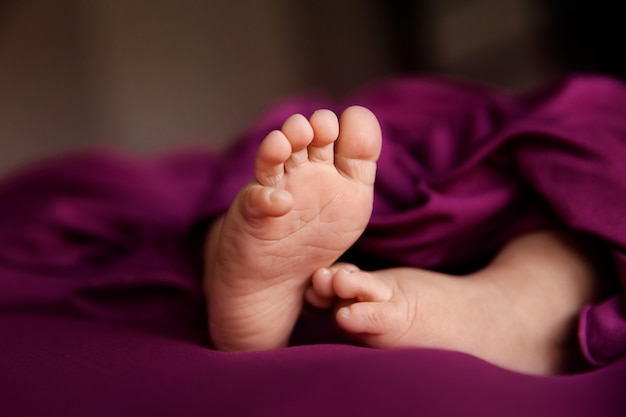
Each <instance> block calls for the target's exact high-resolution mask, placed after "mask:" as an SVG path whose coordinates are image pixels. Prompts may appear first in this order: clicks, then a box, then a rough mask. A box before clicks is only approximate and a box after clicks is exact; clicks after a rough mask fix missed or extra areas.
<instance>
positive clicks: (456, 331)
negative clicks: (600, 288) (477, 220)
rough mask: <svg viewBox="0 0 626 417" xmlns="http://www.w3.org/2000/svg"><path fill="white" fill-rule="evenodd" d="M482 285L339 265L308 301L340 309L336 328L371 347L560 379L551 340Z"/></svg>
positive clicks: (316, 279)
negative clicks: (449, 356)
mask: <svg viewBox="0 0 626 417" xmlns="http://www.w3.org/2000/svg"><path fill="white" fill-rule="evenodd" d="M483 284H484V282H483V281H481V280H480V279H477V280H473V279H471V278H468V277H464V278H460V277H454V276H449V275H444V274H440V273H435V272H431V271H425V270H419V269H413V268H396V269H388V270H381V271H376V272H365V271H361V270H359V269H358V268H357V267H356V266H354V265H350V264H337V265H335V266H333V267H331V268H322V269H319V270H317V271H316V272H315V273H314V275H313V278H312V286H311V287H310V288H309V289H307V291H306V295H305V296H306V299H307V301H308V302H309V303H311V304H313V305H314V306H316V307H320V308H327V307H330V306H331V305H333V304H335V303H336V309H337V310H336V314H335V317H336V321H337V323H338V325H339V326H340V327H341V328H342V329H343V330H345V331H346V332H348V333H350V334H352V335H354V337H355V338H356V339H357V340H359V341H361V342H362V343H364V344H365V345H367V346H371V347H375V348H400V347H430V348H442V349H449V350H455V351H460V352H465V353H469V354H472V355H474V356H477V357H479V358H482V359H484V360H487V361H489V362H491V363H494V364H496V365H500V366H503V367H505V368H508V369H512V370H517V371H523V372H529V373H539V374H545V373H552V372H554V371H555V369H554V367H555V365H556V363H557V360H556V358H555V355H554V351H555V350H554V349H552V348H551V346H549V343H548V342H549V341H551V340H548V339H546V338H542V337H539V336H537V335H535V334H533V330H532V329H531V330H529V327H528V326H526V325H525V323H524V320H520V319H519V318H518V317H516V316H515V314H514V309H512V308H511V306H510V304H508V303H509V300H508V299H507V298H505V297H503V296H502V294H501V293H499V292H498V290H497V288H494V287H490V286H489V285H483ZM535 333H536V332H535ZM535 336H537V337H535Z"/></svg>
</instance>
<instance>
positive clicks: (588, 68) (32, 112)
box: [0, 0, 626, 173]
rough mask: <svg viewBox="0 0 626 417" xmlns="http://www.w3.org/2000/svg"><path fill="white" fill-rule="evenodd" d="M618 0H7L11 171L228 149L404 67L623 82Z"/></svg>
mask: <svg viewBox="0 0 626 417" xmlns="http://www.w3.org/2000/svg"><path fill="white" fill-rule="evenodd" d="M619 3H620V2H615V1H608V0H594V1H593V2H589V1H582V0H550V1H545V0H431V1H428V0H412V1H411V0H341V1H337V0H317V1H311V2H305V1H295V0H239V1H230V2H218V1H210V0H133V1H128V0H0V173H2V172H6V171H7V170H9V169H11V168H14V167H17V166H19V165H22V164H24V163H26V162H28V161H30V160H32V159H36V158H40V157H42V156H45V155H50V154H54V153H58V152H63V151H67V150H72V149H76V148H82V147H91V146H109V147H117V148H122V149H125V150H129V151H138V152H153V151H160V150H164V149H170V148H174V147H181V146H182V147H185V146H192V145H198V144H200V145H203V146H222V145H224V144H225V143H227V142H228V141H229V140H231V139H232V138H233V137H234V135H235V134H236V132H237V131H239V130H240V129H242V128H243V127H245V126H246V125H248V124H249V123H250V122H252V121H253V120H254V118H255V117H257V116H258V115H259V114H260V113H261V112H262V111H263V109H265V108H267V107H268V106H269V105H271V104H272V103H273V102H275V101H277V100H280V99H282V98H285V97H289V96H292V95H296V94H300V93H306V92H310V91H324V92H327V93H329V94H332V95H336V96H340V95H343V94H346V93H348V92H350V91H352V90H354V89H355V88H357V87H359V86H361V85H362V84H364V83H367V82H371V81H374V80H376V79H379V78H382V77H387V76H391V75H396V74H447V75H452V76H456V77H462V78H467V79H471V80H476V81H479V82H485V83H489V84H493V85H496V86H499V87H502V88H505V89H509V90H511V91H518V90H524V89H528V88H532V87H534V86H537V85H539V84H541V83H544V82H547V81H549V80H551V79H554V78H555V77H559V76H561V75H563V74H567V73H569V72H573V71H585V72H602V73H610V74H613V75H616V76H618V77H622V78H624V77H625V76H626V65H625V57H626V54H625V53H624V52H623V50H624V48H623V42H624V40H625V39H626V36H625V29H624V25H623V23H622V22H621V21H620V22H618V19H620V20H621V15H620V13H619V10H618V8H619Z"/></svg>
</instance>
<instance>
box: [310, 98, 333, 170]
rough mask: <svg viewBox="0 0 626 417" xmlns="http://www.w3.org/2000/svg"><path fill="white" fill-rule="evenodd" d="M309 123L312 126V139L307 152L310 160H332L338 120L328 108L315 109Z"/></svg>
mask: <svg viewBox="0 0 626 417" xmlns="http://www.w3.org/2000/svg"><path fill="white" fill-rule="evenodd" d="M309 123H310V124H311V126H312V127H313V132H314V136H313V141H312V142H311V144H310V145H309V148H308V154H309V160H311V161H323V162H332V161H333V159H334V153H335V151H334V142H335V140H337V137H338V136H339V120H338V119H337V116H336V115H335V113H333V112H332V111H330V110H317V111H316V112H315V113H313V115H312V116H311V118H310V119H309Z"/></svg>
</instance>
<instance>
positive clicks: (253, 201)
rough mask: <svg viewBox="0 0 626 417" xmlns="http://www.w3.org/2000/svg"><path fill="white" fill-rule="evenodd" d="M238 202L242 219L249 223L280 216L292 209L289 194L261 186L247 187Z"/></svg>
mask: <svg viewBox="0 0 626 417" xmlns="http://www.w3.org/2000/svg"><path fill="white" fill-rule="evenodd" d="M239 201H240V211H241V213H242V215H243V217H244V218H245V219H247V220H248V221H250V222H252V221H253V220H255V219H261V218H265V217H279V216H282V215H284V214H286V213H287V212H289V210H291V208H292V207H293V197H292V195H291V193H289V192H288V191H285V190H281V189H277V188H271V187H264V186H262V185H251V186H249V187H248V188H247V189H246V190H245V191H244V193H243V195H242V196H241V199H240V200H239Z"/></svg>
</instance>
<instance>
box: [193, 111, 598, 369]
mask: <svg viewBox="0 0 626 417" xmlns="http://www.w3.org/2000/svg"><path fill="white" fill-rule="evenodd" d="M380 152H381V130H380V126H379V124H378V121H377V120H376V117H375V116H374V115H373V114H372V113H371V112H370V111H369V110H367V109H365V108H363V107H359V106H354V107H350V108H348V109H346V110H345V111H344V112H343V113H342V114H341V117H340V118H339V119H338V118H337V117H336V115H335V114H334V113H332V112H330V111H328V110H319V111H317V112H315V113H314V114H313V115H312V116H311V117H310V118H309V119H306V118H305V117H304V116H302V115H294V116H291V117H290V118H288V119H287V120H286V121H285V123H284V124H283V126H282V127H281V129H280V130H276V131H273V132H271V133H269V134H268V136H267V137H266V138H265V139H264V140H263V141H262V143H261V144H260V146H259V148H258V150H257V155H256V159H255V163H254V173H255V177H254V178H253V179H252V180H251V181H250V182H249V183H248V184H247V185H246V186H244V187H243V188H242V189H241V190H240V191H239V193H238V194H237V196H236V198H235V200H234V202H233V203H232V205H231V206H230V208H229V210H228V211H227V213H226V214H225V215H224V216H222V217H221V218H220V219H218V220H217V221H216V222H215V223H214V224H213V225H212V227H211V229H210V230H209V233H208V234H207V238H206V242H205V277H204V291H205V294H206V297H207V314H208V322H209V332H210V336H211V339H212V341H213V344H214V346H215V347H216V348H217V349H221V350H226V351H249V350H266V349H276V348H280V347H284V346H286V345H287V343H288V340H289V337H290V335H291V332H292V330H293V327H294V325H295V323H296V321H297V319H298V317H299V314H300V312H301V310H302V307H303V303H304V302H305V300H306V301H307V302H308V303H310V304H312V305H313V306H316V307H319V308H334V309H335V310H336V312H335V318H336V321H337V324H338V325H339V327H340V328H342V329H343V330H344V331H345V332H347V333H349V334H351V335H353V336H354V338H355V339H356V340H358V341H360V342H361V343H363V344H365V345H367V346H371V347H376V348H399V347H430V348H443V349H450V350H456V351H461V352H465V353H469V354H472V355H475V356H477V357H479V358H482V359H484V360H487V361H489V362H491V363H494V364H496V365H499V366H502V367H505V368H508V369H512V370H516V371H522V372H528V373H537V374H550V373H558V372H561V371H562V370H563V369H564V368H563V366H564V365H563V364H564V363H565V362H566V361H567V360H568V359H569V358H570V357H571V356H572V353H573V352H574V353H575V352H577V348H576V346H575V344H572V343H571V336H572V335H573V334H575V322H576V317H577V314H578V312H579V311H580V310H581V308H582V307H583V306H584V305H585V304H586V303H588V302H590V301H592V300H593V299H594V298H595V297H596V296H597V293H598V289H597V288H595V286H596V284H595V282H596V280H595V274H596V271H595V269H594V267H593V263H592V262H591V260H590V259H588V258H587V257H586V256H585V254H584V253H583V251H581V250H580V249H579V248H578V247H577V246H576V245H575V244H574V242H573V240H572V239H570V238H569V237H567V238H566V237H565V236H564V235H562V234H560V233H557V232H550V231H543V232H536V233H530V234H527V235H524V236H520V237H518V238H516V239H514V240H513V241H512V242H510V243H509V244H508V245H507V246H506V247H505V248H503V249H502V251H501V253H500V254H499V255H498V256H497V257H496V258H495V259H494V261H493V262H491V264H490V265H488V266H487V267H486V268H484V269H483V270H480V271H477V272H475V273H473V274H471V275H469V276H466V277H456V276H448V275H444V274H439V273H435V272H431V271H426V270H421V269H416V268H395V269H387V270H381V271H375V272H365V271H361V270H359V269H358V267H357V266H355V265H350V264H334V262H336V260H337V259H338V258H339V257H340V256H341V255H342V254H343V253H344V252H345V251H346V250H347V249H348V248H349V247H350V246H351V245H352V244H353V243H354V242H355V241H356V240H357V239H358V238H359V236H360V235H361V234H362V233H363V231H364V230H365V227H366V225H367V223H368V221H369V218H370V215H371V212H372V202H373V184H374V178H375V174H376V161H377V159H378V157H379V155H380Z"/></svg>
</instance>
